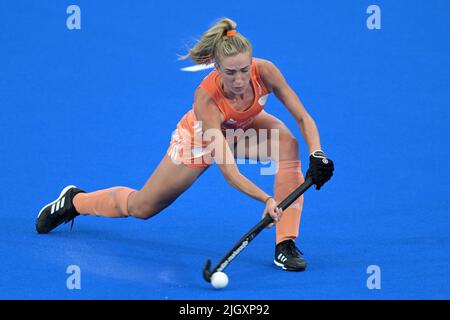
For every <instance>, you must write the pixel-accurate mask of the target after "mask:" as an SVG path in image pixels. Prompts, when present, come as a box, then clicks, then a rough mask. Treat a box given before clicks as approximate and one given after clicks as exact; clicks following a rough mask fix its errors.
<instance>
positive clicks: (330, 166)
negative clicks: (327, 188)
mask: <svg viewBox="0 0 450 320" xmlns="http://www.w3.org/2000/svg"><path fill="white" fill-rule="evenodd" d="M333 171H334V163H333V161H332V160H331V159H328V158H327V156H326V155H325V153H323V151H322V150H316V151H314V152H313V153H312V154H311V155H310V156H309V169H308V171H306V177H309V176H311V177H312V181H313V183H314V184H315V185H316V189H317V190H320V188H321V187H322V186H323V185H324V184H325V182H327V181H328V180H330V179H331V177H332V176H333Z"/></svg>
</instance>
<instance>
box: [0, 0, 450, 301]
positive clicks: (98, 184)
mask: <svg viewBox="0 0 450 320" xmlns="http://www.w3.org/2000/svg"><path fill="white" fill-rule="evenodd" d="M71 4H77V5H79V6H80V8H81V17H82V20H81V30H68V29H67V27H66V19H67V17H68V14H67V13H66V8H67V7H68V6H69V5H71ZM242 4H244V6H242ZM371 4H377V5H379V6H380V8H381V14H382V15H381V17H382V18H381V23H382V28H381V30H369V29H368V28H367V27H366V19H367V18H368V16H369V15H368V14H367V13H366V8H367V7H368V6H369V5H371ZM449 14H450V2H449V1H447V0H434V1H425V0H422V1H405V0H398V1H387V0H377V1H374V2H372V1H363V0H354V1H350V0H346V1H324V0H320V1H305V0H302V1H293V0H292V1H277V2H273V1H265V0H264V1H244V2H243V1H234V0H229V1H226V4H224V3H222V2H221V3H218V2H217V4H214V3H209V5H208V6H206V7H205V6H204V4H200V3H199V4H198V5H196V4H195V3H190V4H188V3H187V2H185V3H184V4H183V5H182V4H181V2H169V1H144V0H140V1H87V0H77V1H75V2H72V1H65V0H64V1H50V0H46V1H42V0H41V1H31V0H30V1H20V0H19V1H15V0H3V1H1V2H0V58H1V59H0V108H1V111H2V112H1V115H0V119H1V126H2V129H1V132H2V134H1V139H0V154H1V164H2V167H3V172H2V175H1V179H0V181H1V190H2V200H1V202H0V219H1V220H0V259H1V260H0V298H2V299H11V298H14V299H23V298H26V299H28V298H31V299H45V298H51V299H92V298H99V299H116V298H121V299H122V298H124V299H135V298H139V299H141V298H142V299H421V298H425V299H449V298H450V267H449V265H450V235H449V234H450V233H449V231H450V223H449V221H450V218H449V216H448V215H449V211H450V210H449V193H450V188H449V173H450V172H449V171H450V170H449V163H448V159H449V158H450V152H449V150H450V148H449V143H448V140H449V136H450V134H449V129H448V123H449V121H450V111H449V102H448V101H450V90H449V83H450V81H449V80H450V76H449V75H450V73H449V70H450V41H449V39H450V22H449V21H450V20H449ZM222 16H228V17H230V18H232V19H234V20H235V21H237V22H238V29H239V31H241V32H242V33H243V34H244V35H245V36H247V37H248V38H249V39H250V40H251V41H252V43H253V46H254V55H255V56H256V57H261V58H265V59H268V60H271V61H273V62H274V63H275V64H276V65H277V66H278V67H279V68H280V69H281V71H282V72H283V73H284V75H285V77H286V78H287V80H288V82H289V83H290V84H291V86H292V87H293V88H294V90H295V91H296V92H297V93H298V95H299V96H300V98H301V99H302V101H303V103H304V105H305V106H306V107H307V109H308V111H309V112H310V113H311V115H312V116H313V117H314V119H315V120H316V122H317V124H318V127H319V130H320V133H321V140H322V145H323V148H324V150H325V152H326V153H327V154H328V155H329V156H330V158H332V159H333V160H334V161H335V164H336V171H335V176H334V178H333V179H332V181H331V182H330V183H328V184H327V185H326V186H325V187H324V188H323V190H321V191H319V192H317V191H315V190H309V191H308V192H307V194H306V197H305V206H304V212H303V218H302V224H301V230H300V232H301V236H300V239H299V241H298V243H299V246H300V248H301V250H302V251H304V253H305V255H306V258H307V260H308V261H309V267H308V270H307V271H306V272H304V273H287V272H283V271H281V270H279V269H277V268H275V266H274V265H273V263H272V259H273V250H274V245H273V242H274V230H273V229H271V230H266V231H264V232H263V233H262V234H261V235H260V236H259V237H258V238H257V239H256V240H255V241H254V242H253V243H252V244H251V245H250V246H249V247H248V248H247V249H246V250H245V251H244V252H243V253H242V254H241V256H239V258H237V260H236V261H234V262H233V263H232V264H231V265H230V267H229V268H228V269H227V270H226V271H227V274H228V275H229V277H230V284H229V286H228V288H226V290H222V291H216V290H214V289H212V288H211V287H210V286H209V285H208V284H207V283H206V282H204V280H203V279H202V277H201V269H202V267H203V264H204V261H205V260H206V259H207V258H211V259H213V262H217V261H218V260H219V259H220V258H221V257H222V255H223V254H224V253H225V252H226V251H228V250H229V249H230V248H231V246H232V245H233V244H234V243H235V242H236V241H237V240H238V239H239V238H240V237H241V236H242V235H243V234H244V233H245V232H246V231H247V230H248V229H250V228H251V227H252V226H253V225H254V224H255V223H257V221H258V219H259V217H260V215H261V211H262V209H263V207H262V205H261V204H260V203H257V202H255V201H254V200H252V199H250V198H248V197H246V196H245V195H243V194H241V193H239V192H238V191H236V190H234V189H233V188H232V187H231V186H229V185H228V184H227V183H226V182H225V180H224V179H223V178H222V176H221V174H220V172H219V170H218V168H217V167H216V166H213V167H212V168H210V169H209V170H208V171H207V172H206V173H205V174H204V175H203V176H202V177H201V179H200V180H199V181H197V182H196V183H195V184H194V186H193V187H192V188H191V189H190V190H188V191H187V192H186V193H185V194H183V195H182V196H181V197H180V198H179V199H178V200H177V201H176V202H175V203H174V204H173V205H172V206H170V207H169V208H167V209H166V210H165V211H164V212H163V213H161V214H160V215H158V216H157V217H155V218H153V219H151V220H148V221H138V220H133V219H126V220H125V219H122V220H121V219H116V220H113V219H106V218H94V217H82V218H79V219H76V221H75V226H74V229H73V231H70V227H69V226H68V225H65V226H62V227H60V228H58V229H57V230H55V231H54V232H52V233H51V234H49V235H47V236H38V235H37V234H36V233H35V230H34V220H35V217H36V215H37V213H38V211H39V209H40V208H41V206H42V205H44V204H45V203H47V202H49V201H52V200H53V199H54V198H55V197H56V196H57V195H58V194H59V191H60V189H61V188H62V187H64V186H65V185H67V184H75V185H77V186H80V187H82V188H84V189H85V190H87V191H94V190H98V189H103V188H107V187H111V186H118V185H124V186H129V187H132V188H140V187H141V186H142V185H143V183H145V181H146V180H147V178H148V177H149V176H150V174H151V172H152V171H153V170H154V168H155V167H156V165H157V164H158V163H159V161H160V159H161V158H162V156H163V154H164V152H165V151H166V149H167V147H168V143H169V140H170V135H171V133H172V130H173V129H174V127H175V125H176V123H177V122H178V120H179V118H180V117H181V116H182V115H183V114H184V113H185V112H186V111H187V110H188V109H189V108H190V107H191V104H192V101H193V92H194V90H195V88H196V86H197V85H198V84H199V83H200V81H201V80H202V79H203V77H204V76H205V75H206V74H207V72H205V71H203V72H198V73H186V72H181V71H180V68H181V67H184V66H188V65H189V64H190V63H189V62H187V61H184V62H179V61H177V60H176V58H177V56H176V54H184V53H185V45H189V44H192V43H193V41H194V39H196V38H198V37H199V36H200V35H201V34H202V32H203V31H205V30H206V29H207V28H208V27H209V26H210V25H211V24H212V23H213V22H214V21H215V20H216V19H217V18H220V17H222ZM266 110H267V111H268V112H270V113H273V114H274V115H276V116H277V117H279V118H280V119H282V120H283V121H284V122H285V123H286V124H287V125H288V126H289V127H290V128H291V130H292V131H293V132H294V133H295V134H296V135H297V136H298V138H299V140H300V141H301V159H302V161H303V163H304V166H303V170H304V171H306V169H307V164H308V160H307V159H308V155H307V149H306V146H305V143H304V142H303V140H302V138H301V135H300V132H299V130H298V129H297V128H296V126H295V122H294V120H293V119H292V118H291V117H290V115H289V114H288V112H287V111H286V110H284V109H283V106H282V105H281V104H280V103H279V102H278V101H277V100H276V98H275V97H274V96H272V97H270V99H269V102H268V104H267V108H266ZM240 168H241V170H242V172H243V173H244V174H245V175H246V176H247V177H249V178H250V179H251V180H253V181H254V182H255V183H257V184H258V185H259V186H261V187H262V188H263V189H265V190H266V191H271V190H272V182H273V178H272V177H270V176H269V177H268V176H261V175H259V166H257V165H241V166H240ZM201 199H208V201H201ZM69 265H78V266H79V267H80V268H81V271H82V278H81V279H82V280H81V286H82V287H81V290H68V289H67V288H66V279H67V277H68V274H66V268H67V267H68V266H69ZM370 265H378V266H379V267H380V268H381V290H369V289H368V288H367V287H366V280H367V278H368V277H369V275H368V274H367V273H366V269H367V267H368V266H370Z"/></svg>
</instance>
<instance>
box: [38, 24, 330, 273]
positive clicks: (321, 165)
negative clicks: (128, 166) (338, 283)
mask: <svg viewBox="0 0 450 320" xmlns="http://www.w3.org/2000/svg"><path fill="white" fill-rule="evenodd" d="M181 58H182V59H186V58H191V59H192V60H193V61H194V62H195V63H197V64H209V63H214V65H215V70H213V71H212V72H211V73H210V74H209V75H208V76H207V77H206V78H205V79H204V80H203V81H202V82H201V83H200V85H199V87H198V88H197V90H196V91H195V94H194V103H193V107H192V109H191V110H190V111H188V112H187V113H186V114H185V115H184V116H183V117H182V119H181V120H180V121H179V123H178V125H177V128H176V130H175V131H174V134H173V135H172V139H171V141H170V146H169V148H168V150H167V153H166V154H165V155H164V157H163V159H162V160H161V162H160V163H159V165H158V167H157V168H156V170H155V171H154V172H153V174H152V175H151V177H150V178H149V179H148V181H147V182H146V184H145V185H144V186H143V187H142V189H140V190H134V189H131V188H128V187H112V188H109V189H105V190H99V191H95V192H90V193H86V192H85V191H83V190H81V189H79V188H77V187H75V186H68V187H66V188H64V189H63V190H62V191H61V193H60V195H59V197H58V198H57V199H56V200H55V201H53V202H51V203H50V204H48V205H46V206H44V208H42V210H41V211H40V212H39V215H38V217H37V219H36V230H37V232H38V233H48V232H50V231H51V230H53V229H54V228H56V227H57V226H59V225H60V224H62V223H67V222H69V221H73V219H74V218H76V217H77V216H79V215H96V216H103V217H111V218H125V217H135V218H139V219H148V218H151V217H152V216H154V215H156V214H157V213H159V212H161V211H162V210H164V208H166V207H167V206H169V205H170V204H171V203H172V202H173V201H175V199H177V198H178V197H179V196H180V195H181V194H182V193H183V192H184V191H185V190H187V189H188V188H189V187H190V186H191V185H192V184H193V183H194V182H195V181H196V180H197V178H199V177H200V176H201V175H202V173H203V172H205V170H206V169H207V168H208V167H209V166H210V165H211V163H212V162H213V161H215V162H216V163H217V165H218V166H219V168H220V171H221V173H222V174H223V176H224V178H225V179H226V181H227V182H228V183H230V184H231V185H232V186H233V187H235V188H236V189H238V190H240V191H242V192H243V193H245V194H247V195H248V196H250V197H252V198H254V199H256V200H259V201H261V202H262V203H264V204H265V209H264V212H263V217H264V216H265V215H266V214H269V215H270V216H271V217H272V218H273V220H274V223H275V225H276V245H275V259H274V263H275V264H276V265H277V266H279V267H281V268H283V269H284V270H290V271H302V270H304V269H305V268H306V261H305V259H304V258H303V257H302V254H301V252H300V251H299V250H298V249H297V247H296V244H295V240H296V239H297V237H298V234H299V226H300V217H301V213H302V207H303V196H302V197H300V198H299V199H297V200H296V201H295V202H294V203H293V204H292V205H291V206H290V207H289V208H288V209H286V210H285V211H284V212H282V211H281V209H279V208H277V206H276V205H277V203H279V202H281V201H282V200H283V199H284V198H285V197H286V196H288V195H289V194H290V192H292V191H293V190H294V189H295V188H296V187H297V186H299V185H300V184H301V183H303V182H304V177H303V174H302V171H301V164H300V160H299V150H298V143H297V140H296V138H295V137H294V135H293V134H292V133H291V131H290V130H289V129H288V128H287V127H286V125H285V124H284V123H283V122H282V121H280V120H279V119H278V118H276V117H275V116H273V115H271V114H269V113H267V112H265V111H264V105H265V103H266V100H267V97H268V95H269V94H270V93H272V92H273V93H274V94H275V96H276V97H277V98H278V99H279V101H280V102H281V103H282V104H283V105H284V106H285V107H286V108H287V110H288V111H289V112H290V114H291V115H292V116H293V117H294V118H295V121H296V122H297V124H298V127H299V129H300V131H301V133H302V136H303V138H304V139H305V142H306V144H307V145H308V149H309V154H310V157H309V161H310V162H309V168H308V170H307V175H308V176H311V177H312V180H313V183H314V184H315V186H316V189H318V190H319V189H320V188H321V187H322V186H323V184H324V183H325V182H327V181H328V180H329V179H330V178H331V177H332V175H333V170H334V164H333V161H331V160H330V159H327V157H326V156H325V153H324V152H323V151H322V148H321V144H320V138H319V132H318V129H317V127H316V124H315V122H314V120H313V119H312V118H311V116H310V115H309V114H308V112H307V111H306V110H305V108H304V107H303V105H302V103H301V102H300V100H299V98H298V97H297V95H296V94H295V92H294V91H293V90H292V89H291V88H290V87H289V85H288V84H287V83H286V81H285V79H284V77H283V75H282V74H281V73H280V71H279V70H278V69H277V67H276V66H275V65H274V64H273V63H271V62H269V61H267V60H262V59H257V58H253V56H252V46H251V44H250V42H249V41H248V40H247V39H246V38H245V37H244V36H243V35H242V34H240V33H238V32H237V30H236V23H235V22H234V21H232V20H230V19H227V18H224V19H222V20H220V21H219V22H218V23H217V24H215V25H214V26H213V27H212V28H210V29H209V30H208V31H206V32H205V33H204V34H203V36H202V38H201V39H200V40H199V42H198V43H197V44H196V45H195V46H194V47H193V48H192V49H190V51H189V53H188V54H187V55H186V56H184V57H181ZM237 129H242V130H244V131H245V132H250V131H249V130H250V129H253V130H251V132H257V133H258V132H261V130H266V132H268V133H269V134H268V135H267V138H266V139H261V138H260V136H259V135H258V139H257V140H256V141H257V142H256V145H255V144H254V145H250V146H247V145H245V149H244V157H245V158H247V159H249V158H252V154H253V155H254V154H255V153H254V152H253V151H254V150H255V149H258V148H263V149H264V150H267V149H271V148H267V146H269V145H271V144H277V146H278V148H277V149H278V150H277V152H273V153H274V154H268V159H270V160H274V161H275V163H276V164H277V168H276V173H275V179H274V196H273V197H272V196H270V195H269V194H267V193H266V192H264V191H263V190H261V189H260V188H259V187H258V186H256V185H255V184H254V183H252V182H251V181H250V180H249V179H247V178H246V177H245V176H243V175H242V174H241V173H240V172H239V170H238V167H237V165H236V162H235V160H234V159H235V158H236V156H237V155H236V149H237V148H236V145H237V143H238V141H239V135H234V136H233V138H232V139H226V135H225V132H226V130H237ZM211 132H212V133H217V132H219V134H213V136H214V139H206V138H205V134H206V133H211ZM241 132H242V131H241ZM275 133H276V134H275ZM250 140H251V139H250ZM254 141H255V140H254ZM263 144H264V145H263ZM271 150H272V149H271ZM257 158H259V160H265V159H261V158H260V157H259V155H258V156H257ZM211 159H213V161H211Z"/></svg>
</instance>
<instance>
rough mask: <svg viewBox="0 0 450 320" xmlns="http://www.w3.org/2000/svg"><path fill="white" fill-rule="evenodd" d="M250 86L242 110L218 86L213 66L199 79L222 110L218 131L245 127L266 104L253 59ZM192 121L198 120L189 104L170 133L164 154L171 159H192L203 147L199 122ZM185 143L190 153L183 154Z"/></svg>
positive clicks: (256, 66) (266, 93)
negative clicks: (250, 92) (248, 98)
mask: <svg viewBox="0 0 450 320" xmlns="http://www.w3.org/2000/svg"><path fill="white" fill-rule="evenodd" d="M251 86H252V88H253V92H254V98H253V103H252V104H251V106H250V107H248V108H247V109H246V110H245V111H237V110H235V109H234V108H233V107H232V105H231V104H230V103H229V102H228V100H227V99H226V98H225V95H224V92H223V90H222V87H221V75H220V74H219V72H218V71H217V70H214V71H212V72H211V73H210V74H209V75H207V76H206V77H205V78H204V79H203V81H202V82H201V84H200V86H199V87H200V88H202V89H203V90H204V91H205V92H206V93H207V94H208V95H209V96H210V97H211V99H213V101H214V102H215V104H216V105H217V107H218V108H219V110H220V112H221V113H222V114H223V117H224V121H223V122H222V125H221V128H222V131H225V130H226V129H243V130H246V129H247V128H248V127H249V126H250V125H251V123H252V122H253V119H254V118H255V117H256V115H258V113H260V112H261V111H262V110H263V108H264V105H265V104H266V101H267V97H268V95H269V91H268V90H267V88H266V86H265V85H264V82H263V81H262V80H261V77H260V74H259V70H258V65H257V63H256V62H255V60H253V61H252V73H251ZM196 121H198V120H197V117H196V116H195V113H194V107H192V109H191V110H189V111H188V112H187V113H186V114H185V115H184V116H183V118H182V119H181V120H180V122H179V123H178V125H177V130H175V132H174V134H173V135H172V141H171V146H170V147H169V150H168V154H169V156H171V157H172V159H177V160H179V159H180V160H181V159H183V162H185V160H188V158H190V159H191V160H192V158H195V157H196V155H195V153H196V151H197V150H201V149H202V148H204V147H205V143H204V142H203V141H202V138H201V135H202V128H201V125H200V123H199V122H197V123H196ZM187 144H189V147H190V149H192V154H190V155H186V154H184V155H183V152H182V151H181V149H183V150H184V153H186V151H185V150H186V145H187ZM182 147H183V148H182ZM180 151H181V152H180ZM200 155H201V154H200ZM194 167H198V166H194Z"/></svg>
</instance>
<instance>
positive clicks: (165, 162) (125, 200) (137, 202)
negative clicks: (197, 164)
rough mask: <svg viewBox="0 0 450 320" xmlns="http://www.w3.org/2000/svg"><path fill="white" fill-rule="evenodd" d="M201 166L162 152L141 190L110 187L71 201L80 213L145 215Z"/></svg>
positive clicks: (172, 197) (167, 201)
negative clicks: (184, 161) (173, 159)
mask: <svg viewBox="0 0 450 320" xmlns="http://www.w3.org/2000/svg"><path fill="white" fill-rule="evenodd" d="M205 170H206V168H199V169H196V168H189V167H187V166H185V165H183V164H180V165H177V164H175V163H173V162H172V160H171V159H170V158H169V157H168V156H167V155H165V156H164V158H163V159H162V160H161V162H160V163H159V165H158V167H157V168H156V170H155V171H154V172H153V174H152V175H151V177H150V179H148V181H147V183H146V184H145V185H144V187H143V188H142V189H141V190H139V191H137V190H134V189H131V188H128V187H112V188H108V189H103V190H98V191H94V192H90V193H79V194H77V195H76V196H75V197H74V198H73V200H72V202H73V204H74V206H75V209H76V210H77V212H78V213H80V214H83V215H97V216H103V217H109V218H125V217H129V216H133V217H136V218H140V219H148V218H150V217H151V216H153V215H155V214H157V213H158V212H160V211H161V210H163V209H164V208H165V207H167V206H168V205H170V204H171V203H172V202H173V201H175V199H176V198H178V196H180V195H181V194H182V193H183V192H184V191H185V190H186V189H188V188H189V187H190V186H191V185H192V184H193V183H194V181H195V180H196V179H197V178H198V177H199V176H200V175H201V174H202V173H203V172H204V171H205Z"/></svg>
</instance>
